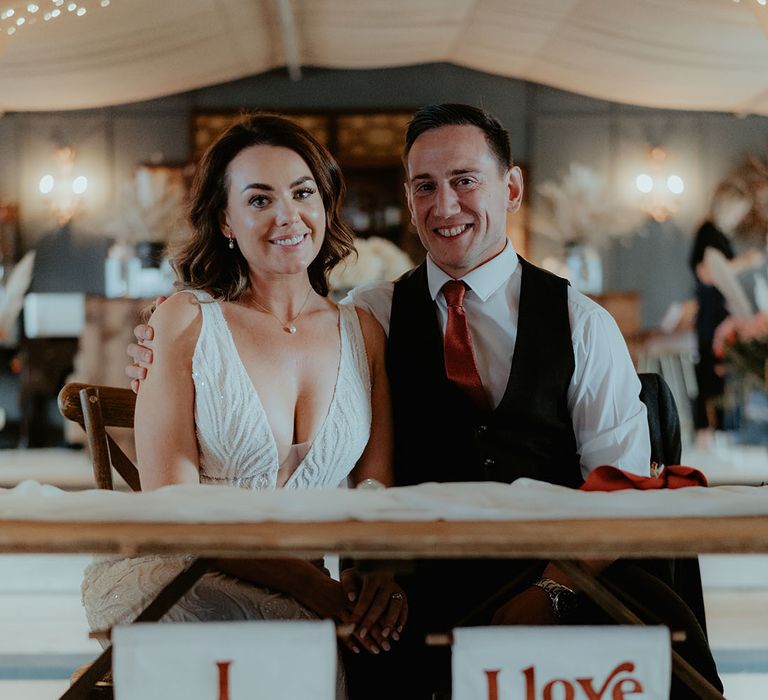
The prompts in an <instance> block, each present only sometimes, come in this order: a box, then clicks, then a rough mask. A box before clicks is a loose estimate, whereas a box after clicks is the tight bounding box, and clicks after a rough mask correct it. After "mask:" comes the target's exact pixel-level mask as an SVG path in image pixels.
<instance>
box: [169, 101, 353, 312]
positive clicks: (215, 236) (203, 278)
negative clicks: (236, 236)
mask: <svg viewBox="0 0 768 700" xmlns="http://www.w3.org/2000/svg"><path fill="white" fill-rule="evenodd" d="M262 145H265V146H281V147H283V148H289V149H291V150H292V151H294V152H295V153H297V154H298V155H299V156H301V157H302V158H303V159H304V162H305V163H306V164H307V165H308V166H309V169H310V171H311V172H312V176H313V178H314V180H315V182H316V183H317V187H318V190H319V192H320V196H321V197H322V200H323V205H324V207H325V218H326V227H325V238H324V240H323V244H322V246H321V247H320V251H319V252H318V254H317V257H316V258H315V259H314V260H313V261H312V262H311V263H310V265H309V268H308V269H307V274H308V276H309V282H310V284H311V285H312V288H313V289H314V290H315V291H316V292H317V293H318V294H320V295H321V296H327V295H328V273H329V272H330V271H331V269H332V268H333V267H334V266H335V265H336V264H338V263H339V262H340V261H341V260H343V259H344V258H345V257H347V256H348V255H349V254H350V253H351V252H353V251H354V246H353V235H352V230H351V229H350V228H349V226H347V224H345V223H344V221H343V220H342V218H341V208H342V204H343V203H344V195H345V193H346V185H345V184H344V178H343V176H342V174H341V170H340V169H339V166H338V164H337V163H336V161H335V160H334V158H333V156H332V155H331V154H330V153H329V152H328V150H327V149H326V148H325V147H324V146H323V145H322V144H320V143H319V142H318V141H317V140H316V139H315V138H314V137H313V136H312V135H311V134H310V133H309V132H307V131H306V130H305V129H302V128H301V127H300V126H299V125H298V124H295V123H294V122H292V121H290V120H289V119H286V118H284V117H281V116H279V115H277V114H268V113H256V114H249V115H245V116H244V117H243V118H242V119H241V120H240V121H239V122H237V123H236V124H233V125H232V126H231V127H229V128H228V129H227V130H226V131H225V132H224V133H223V134H222V135H221V136H219V138H218V139H216V141H214V142H213V143H212V144H211V145H210V147H209V148H208V150H207V151H206V152H205V155H203V158H202V160H201V161H200V164H199V165H198V167H197V171H196V173H195V178H194V181H193V184H192V194H191V198H190V205H189V220H190V223H191V225H192V235H191V236H190V237H189V239H187V240H186V241H184V242H183V243H181V244H180V246H179V247H178V248H177V249H176V251H175V252H174V255H173V268H174V270H175V271H176V277H177V280H176V287H177V288H178V289H202V290H205V291H206V292H208V293H210V294H211V295H212V296H214V297H215V298H217V299H225V300H227V301H236V300H237V299H239V298H240V297H241V296H242V295H243V294H244V293H245V292H246V291H247V290H248V289H249V287H250V278H249V274H248V263H247V262H246V260H245V258H244V257H243V255H242V253H240V251H239V250H230V249H229V248H228V241H227V238H226V237H225V236H223V235H222V231H221V222H222V220H223V217H222V214H223V212H224V210H225V209H226V207H227V168H228V167H229V164H230V163H231V162H232V160H233V159H234V158H235V157H236V156H237V155H238V154H239V153H240V152H241V151H243V150H245V149H246V148H250V147H251V146H262Z"/></svg>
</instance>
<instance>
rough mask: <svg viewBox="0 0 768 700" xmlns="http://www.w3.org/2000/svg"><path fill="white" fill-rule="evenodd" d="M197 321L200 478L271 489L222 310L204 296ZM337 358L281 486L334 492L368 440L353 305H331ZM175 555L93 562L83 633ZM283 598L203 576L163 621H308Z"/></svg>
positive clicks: (250, 398) (271, 469) (124, 611)
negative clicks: (322, 402)
mask: <svg viewBox="0 0 768 700" xmlns="http://www.w3.org/2000/svg"><path fill="white" fill-rule="evenodd" d="M193 293H194V294H195V296H196V297H197V299H198V301H199V302H200V311H201V314H202V324H201V328H200V335H199V337H198V340H197V345H196V347H195V351H194V355H193V358H192V378H193V381H194V386H195V406H194V413H195V425H196V431H197V441H198V449H199V461H200V482H201V483H205V484H222V485H228V486H236V487H240V488H244V489H274V488H276V487H277V477H278V469H279V464H278V449H277V445H276V443H275V439H274V436H273V434H272V429H271V427H270V424H269V421H268V419H267V415H266V413H265V412H264V407H263V405H262V403H261V400H260V398H259V396H258V393H257V391H256V389H255V387H254V385H253V383H252V381H251V379H250V377H249V376H248V373H247V372H246V370H245V367H244V366H243V363H242V361H241V359H240V355H239V354H238V352H237V347H236V346H235V343H234V340H233V338H232V334H231V333H230V330H229V327H228V325H227V322H226V319H225V317H224V314H223V312H222V309H221V304H220V303H218V302H216V301H213V300H212V299H211V297H210V296H209V295H207V294H206V293H204V292H193ZM338 332H339V336H340V355H339V363H338V370H337V377H336V385H335V389H334V391H333V396H332V398H331V401H330V404H329V406H328V411H327V414H326V416H325V418H324V420H323V422H322V424H321V425H320V427H319V428H318V430H317V433H316V434H315V435H314V437H313V438H312V440H311V444H310V445H309V449H308V451H307V453H306V455H304V457H303V459H301V461H300V462H299V463H298V465H297V466H296V468H295V470H294V471H293V473H292V474H291V476H290V477H289V478H288V480H287V481H286V483H285V484H284V486H283V487H282V488H285V489H311V488H336V487H338V486H340V485H341V484H343V483H344V481H345V479H346V477H347V476H348V474H349V472H350V471H351V470H352V469H353V467H354V466H355V464H356V462H357V460H358V459H359V458H360V455H361V454H362V452H363V450H364V449H365V446H366V444H367V442H368V437H369V435H370V427H371V381H370V376H369V370H368V359H367V355H366V351H365V343H364V339H363V335H362V330H361V327H360V322H359V319H358V317H357V312H356V311H355V309H354V308H353V307H352V306H345V305H341V306H339V331H338ZM187 561H188V557H184V556H149V557H135V558H122V559H107V560H103V559H102V560H97V561H96V562H94V563H93V564H91V565H90V566H89V567H88V569H86V573H85V578H84V581H83V603H84V605H85V608H86V614H87V617H88V622H89V624H90V626H91V628H92V629H108V628H111V627H112V626H114V625H115V624H118V623H121V622H125V621H127V620H129V619H132V618H133V617H134V616H135V615H136V614H137V613H138V612H139V611H140V610H141V609H142V608H143V607H145V606H146V605H147V603H148V602H149V600H150V599H151V598H152V597H154V595H155V594H156V592H157V591H158V590H159V589H160V588H161V587H162V586H164V585H165V583H167V582H168V581H169V580H170V579H171V578H172V577H173V576H175V575H176V574H177V573H178V572H179V571H180V570H181V568H182V567H184V566H185V565H186V563H187ZM314 617H315V615H314V614H313V613H312V612H310V611H309V610H307V609H306V608H304V607H303V606H302V605H301V604H300V603H298V602H297V601H296V600H294V599H293V598H291V597H290V596H287V595H285V594H282V593H278V592H275V591H272V590H268V589H265V588H260V587H257V586H254V585H251V584H248V583H244V582H242V581H239V580H237V579H235V578H233V577H230V576H226V575H224V574H218V573H212V574H207V575H206V576H204V577H203V578H202V579H201V581H200V582H199V583H198V584H197V585H196V586H195V587H194V588H193V589H192V590H191V591H190V592H189V593H188V594H187V595H186V596H185V597H184V598H183V599H182V600H181V601H180V602H179V603H177V604H176V605H175V606H174V608H172V609H171V611H170V612H169V613H168V614H167V615H166V616H165V617H164V618H163V621H175V622H184V621H195V620H259V619H313V618H314Z"/></svg>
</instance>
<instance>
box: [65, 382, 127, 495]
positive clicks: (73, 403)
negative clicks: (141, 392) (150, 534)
mask: <svg viewBox="0 0 768 700" xmlns="http://www.w3.org/2000/svg"><path fill="white" fill-rule="evenodd" d="M58 404H59V411H60V412H61V415H63V416H64V417H65V418H68V419H69V420H71V421H74V422H76V423H78V424H79V425H80V427H82V428H83V430H85V434H86V437H87V440H88V448H89V450H90V453H91V462H92V465H93V474H94V479H95V481H96V486H97V487H98V488H103V489H112V488H114V484H113V482H112V469H114V470H115V471H116V472H117V473H118V474H120V476H121V477H122V478H123V479H124V480H125V482H126V483H127V484H128V486H130V487H131V489H133V490H134V491H140V490H141V483H140V480H139V472H138V470H137V469H136V467H135V465H134V464H133V462H132V461H131V460H130V459H129V458H128V457H127V456H126V455H125V453H124V452H123V451H122V450H121V449H120V447H119V446H118V445H117V443H116V442H115V441H114V440H113V439H112V437H111V436H110V435H109V433H108V432H107V431H106V428H111V427H114V428H133V414H134V410H135V407H136V395H135V394H134V393H133V392H132V391H131V390H130V389H123V388H120V387H113V386H99V385H95V384H82V383H77V382H72V383H70V384H66V385H65V386H64V387H63V388H62V390H61V391H60V392H59V398H58Z"/></svg>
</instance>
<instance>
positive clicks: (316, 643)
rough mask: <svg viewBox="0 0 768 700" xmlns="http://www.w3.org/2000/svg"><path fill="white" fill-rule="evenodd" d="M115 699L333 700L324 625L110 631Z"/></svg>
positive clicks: (331, 657) (330, 636)
mask: <svg viewBox="0 0 768 700" xmlns="http://www.w3.org/2000/svg"><path fill="white" fill-rule="evenodd" d="M112 639H113V643H114V656H113V660H112V670H113V675H114V686H115V687H114V690H115V700H174V699H175V698H180V699H181V698H183V700H297V698H301V699H302V700H334V698H335V697H336V630H335V628H334V625H333V623H332V622H330V621H323V622H293V621H290V622H289V621H285V622H282V621H274V622H273V621H270V622H261V621H259V622H201V623H178V624H177V623H161V624H156V623H144V624H135V625H128V626H125V627H116V628H115V629H114V630H113V633H112Z"/></svg>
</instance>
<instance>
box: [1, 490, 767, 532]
mask: <svg viewBox="0 0 768 700" xmlns="http://www.w3.org/2000/svg"><path fill="white" fill-rule="evenodd" d="M749 515H768V486H717V487H710V488H704V487H691V488H684V489H676V490H666V489H662V490H655V491H634V490H626V491H614V492H611V493H599V492H582V491H575V490H573V489H569V488H565V487H562V486H553V485H552V484H547V483H543V482H540V481H534V480H531V479H518V480H517V481H516V482H514V483H513V484H511V485H508V484H499V483H489V482H480V483H461V484H435V483H429V484H420V485H419V486H408V487H401V488H391V489H386V490H381V491H369V490H347V489H328V490H319V489H318V490H307V491H283V490H278V491H247V490H244V489H238V488H235V487H229V486H211V485H178V486H166V487H164V488H162V489H158V490H157V491H152V492H148V493H121V492H115V491H100V490H96V489H93V490H89V491H78V492H67V491H62V490H61V489H58V488H56V487H54V486H48V485H43V484H39V483H37V482H33V481H25V482H22V483H21V484H19V485H18V486H16V487H15V488H12V489H0V520H63V521H64V520H72V521H80V522H89V521H94V522H95V521H113V522H121V521H126V522H142V521H143V522H195V523H231V522H262V521H266V520H277V521H299V522H301V521H337V520H361V521H374V520H389V521H398V520H414V521H429V520H456V521H462V520H570V519H595V518H656V517H717V516H749Z"/></svg>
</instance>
